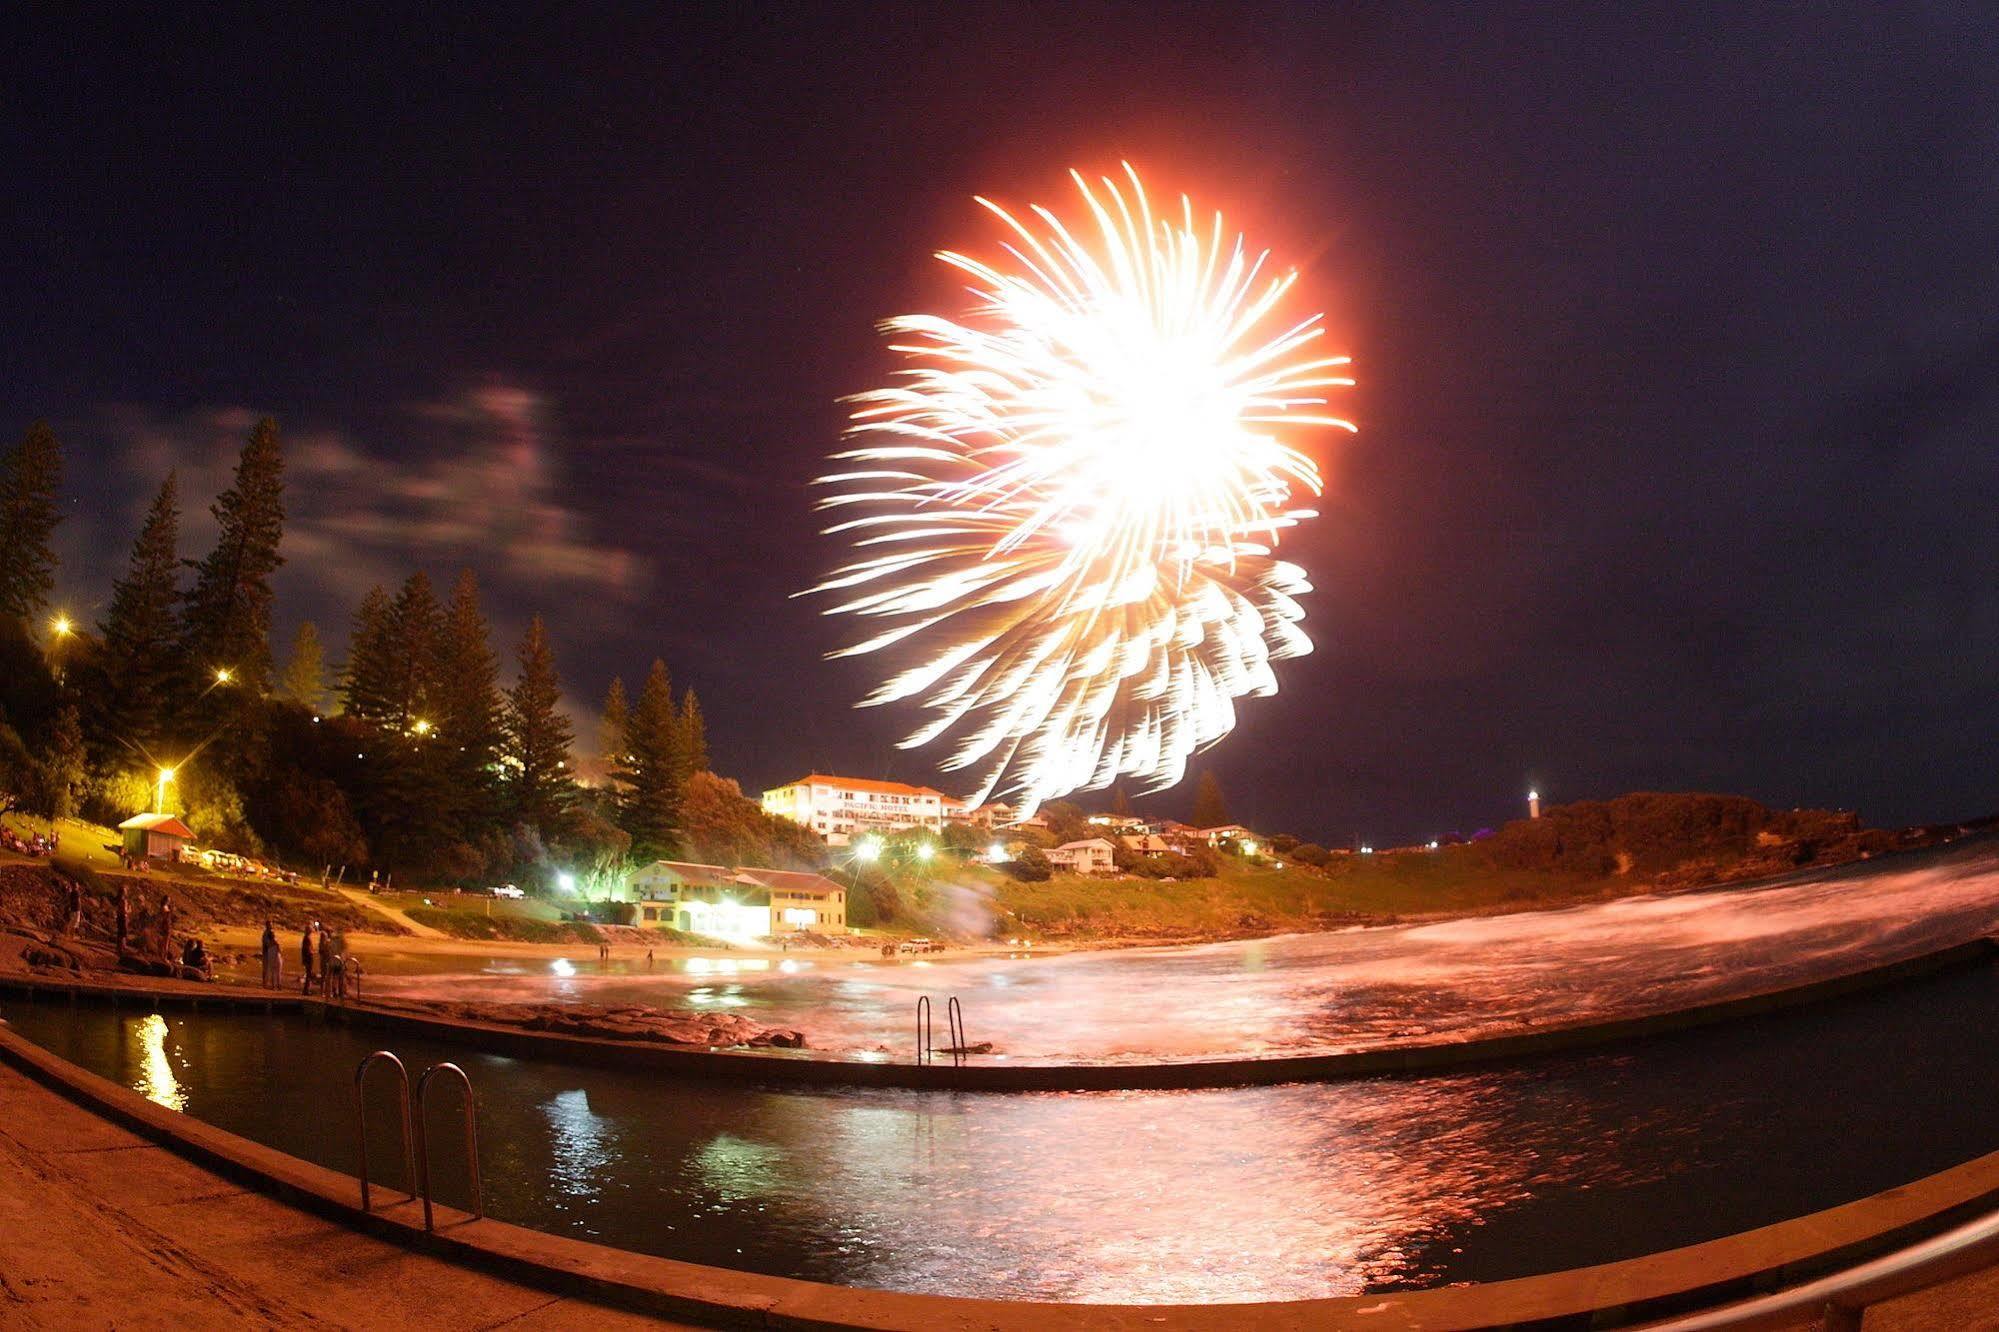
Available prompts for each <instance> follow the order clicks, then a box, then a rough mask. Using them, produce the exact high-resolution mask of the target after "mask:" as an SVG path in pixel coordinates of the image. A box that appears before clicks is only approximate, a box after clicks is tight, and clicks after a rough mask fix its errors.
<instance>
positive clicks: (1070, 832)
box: [1041, 800, 1096, 845]
mask: <svg viewBox="0 0 1999 1332" xmlns="http://www.w3.org/2000/svg"><path fill="white" fill-rule="evenodd" d="M1041 817H1042V818H1044V819H1046V820H1047V821H1048V834H1049V836H1051V837H1053V838H1054V839H1055V841H1056V843H1057V844H1058V845H1059V844H1060V843H1063V842H1080V841H1082V840H1083V839H1084V838H1086V837H1092V836H1094V835H1095V834H1096V830H1095V829H1094V828H1092V827H1091V826H1090V819H1089V816H1088V815H1087V814H1085V813H1083V807H1082V806H1081V805H1078V804H1075V803H1074V802H1072V801H1068V800H1051V801H1049V802H1048V803H1047V804H1045V805H1043V806H1042V807H1041Z"/></svg>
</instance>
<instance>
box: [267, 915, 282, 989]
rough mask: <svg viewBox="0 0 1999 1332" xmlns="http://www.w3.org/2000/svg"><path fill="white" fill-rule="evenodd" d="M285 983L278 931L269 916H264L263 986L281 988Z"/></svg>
mask: <svg viewBox="0 0 1999 1332" xmlns="http://www.w3.org/2000/svg"><path fill="white" fill-rule="evenodd" d="M284 984H285V950H284V949H282V948H280V947H278V932H277V931H276V930H274V929H272V928H271V918H270V917H269V916H266V917H264V988H265V989H267V990H281V989H283V988H284Z"/></svg>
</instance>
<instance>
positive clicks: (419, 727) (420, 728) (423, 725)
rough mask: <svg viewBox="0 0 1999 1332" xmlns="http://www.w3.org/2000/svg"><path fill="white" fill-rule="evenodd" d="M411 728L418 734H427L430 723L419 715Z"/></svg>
mask: <svg viewBox="0 0 1999 1332" xmlns="http://www.w3.org/2000/svg"><path fill="white" fill-rule="evenodd" d="M412 729H413V730H415V731H416V733H417V734H418V735H429V734H430V723H429V722H427V721H425V720H424V719H423V718H421V717H419V718H417V722H416V725H415V726H414V727H413V728H412Z"/></svg>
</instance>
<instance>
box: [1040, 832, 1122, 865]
mask: <svg viewBox="0 0 1999 1332" xmlns="http://www.w3.org/2000/svg"><path fill="white" fill-rule="evenodd" d="M1048 863H1049V864H1051V865H1053V866H1054V867H1055V868H1056V869H1061V870H1067V871H1069V873H1071V874H1109V873H1111V872H1112V871H1113V870H1115V869H1116V868H1117V848H1116V847H1115V846H1113V845H1112V844H1111V842H1110V839H1108V838H1105V837H1085V838H1084V839H1083V840H1081V841H1079V842H1064V843H1062V845H1060V846H1058V847H1056V848H1055V849H1054V850H1052V851H1050V852H1049V853H1048Z"/></svg>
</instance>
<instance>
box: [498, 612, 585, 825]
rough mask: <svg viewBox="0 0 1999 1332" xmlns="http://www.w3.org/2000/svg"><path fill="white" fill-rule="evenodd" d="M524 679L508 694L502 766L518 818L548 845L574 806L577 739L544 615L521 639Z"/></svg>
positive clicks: (515, 816)
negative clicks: (564, 706)
mask: <svg viewBox="0 0 1999 1332" xmlns="http://www.w3.org/2000/svg"><path fill="white" fill-rule="evenodd" d="M519 658H520V678H519V680H517V681H516V682H515V684H514V687H513V688H512V689H511V690H509V691H508V693H507V707H506V742H505V750H504V753H503V756H502V758H503V762H504V763H505V766H506V770H507V792H508V795H509V797H510V802H509V803H510V805H511V808H512V813H513V816H514V818H515V819H516V820H517V821H518V822H520V823H523V824H525V825H527V826H528V827H529V828H531V829H532V830H533V831H534V832H535V833H536V835H537V836H539V837H540V838H541V840H542V841H544V842H546V841H547V840H548V839H549V838H550V837H551V836H552V835H553V834H554V833H555V832H556V831H557V826H558V824H559V822H560V820H561V818H562V815H563V813H564V812H565V811H567V810H568V808H569V806H570V804H571V803H572V802H573V801H574V799H575V795H576V788H575V782H574V781H573V779H572V778H571V775H570V771H569V747H570V745H571V743H572V742H573V741H574V739H575V735H574V733H573V732H572V731H571V730H570V726H569V719H568V718H567V717H565V716H563V715H562V711H561V703H562V680H561V677H559V676H558V675H557V674H556V672H555V652H554V649H553V648H551V647H550V646H549V641H548V628H547V626H546V625H544V624H543V623H542V621H541V617H540V616H539V615H537V616H535V617H534V619H533V620H531V621H529V623H528V628H527V633H526V634H525V635H524V636H523V637H522V639H521V646H520V653H519Z"/></svg>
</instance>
